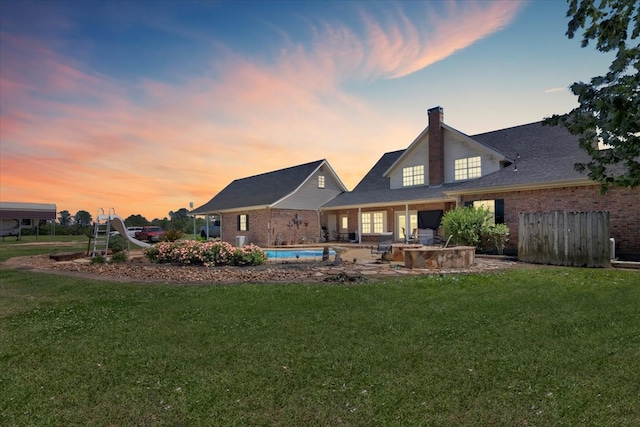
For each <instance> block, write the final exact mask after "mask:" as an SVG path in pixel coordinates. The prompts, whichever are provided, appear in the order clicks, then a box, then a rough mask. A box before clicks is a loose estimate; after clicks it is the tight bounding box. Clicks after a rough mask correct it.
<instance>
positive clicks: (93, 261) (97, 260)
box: [91, 255, 107, 264]
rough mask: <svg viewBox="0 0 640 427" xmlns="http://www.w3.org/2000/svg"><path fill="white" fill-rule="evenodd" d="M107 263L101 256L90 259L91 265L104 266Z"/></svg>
mask: <svg viewBox="0 0 640 427" xmlns="http://www.w3.org/2000/svg"><path fill="white" fill-rule="evenodd" d="M106 262H107V259H106V258H105V257H104V256H103V255H96V256H94V257H93V258H91V264H104V263H106Z"/></svg>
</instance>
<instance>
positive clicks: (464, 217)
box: [442, 206, 491, 247]
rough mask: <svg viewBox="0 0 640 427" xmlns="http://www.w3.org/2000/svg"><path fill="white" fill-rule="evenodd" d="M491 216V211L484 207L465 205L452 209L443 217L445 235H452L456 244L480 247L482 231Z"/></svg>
mask: <svg viewBox="0 0 640 427" xmlns="http://www.w3.org/2000/svg"><path fill="white" fill-rule="evenodd" d="M489 218H491V212H489V210H487V209H484V208H476V207H473V206H465V207H463V208H460V207H458V208H455V209H453V210H450V211H449V212H447V213H446V214H444V216H443V217H442V227H443V229H444V234H445V236H447V237H448V236H452V239H451V240H452V242H453V243H454V244H456V245H465V246H475V247H479V245H480V243H481V240H480V239H481V237H482V231H483V228H484V226H485V224H486V223H487V221H488V220H489Z"/></svg>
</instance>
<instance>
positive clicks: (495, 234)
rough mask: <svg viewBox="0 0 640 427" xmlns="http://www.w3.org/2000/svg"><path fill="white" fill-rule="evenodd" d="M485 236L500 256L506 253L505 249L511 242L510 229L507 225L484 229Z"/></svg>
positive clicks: (494, 225)
mask: <svg viewBox="0 0 640 427" xmlns="http://www.w3.org/2000/svg"><path fill="white" fill-rule="evenodd" d="M483 234H484V235H485V237H486V238H487V240H488V241H490V242H491V243H493V245H494V246H495V247H496V250H497V251H498V253H499V254H500V255H502V254H503V253H504V247H505V245H506V244H507V242H508V241H509V227H508V226H507V224H490V225H487V226H486V227H484V232H483Z"/></svg>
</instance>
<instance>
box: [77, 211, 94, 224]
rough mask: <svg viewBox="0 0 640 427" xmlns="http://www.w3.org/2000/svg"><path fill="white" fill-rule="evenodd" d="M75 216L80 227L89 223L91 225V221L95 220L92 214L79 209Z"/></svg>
mask: <svg viewBox="0 0 640 427" xmlns="http://www.w3.org/2000/svg"><path fill="white" fill-rule="evenodd" d="M74 218H75V222H76V225H77V226H79V227H86V226H88V225H91V221H93V218H92V217H91V214H90V213H89V212H87V211H78V212H77V213H76V214H75V215H74Z"/></svg>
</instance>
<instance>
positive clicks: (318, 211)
mask: <svg viewBox="0 0 640 427" xmlns="http://www.w3.org/2000/svg"><path fill="white" fill-rule="evenodd" d="M316 215H318V229H317V230H316V231H317V232H318V242H322V224H320V209H318V210H316Z"/></svg>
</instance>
